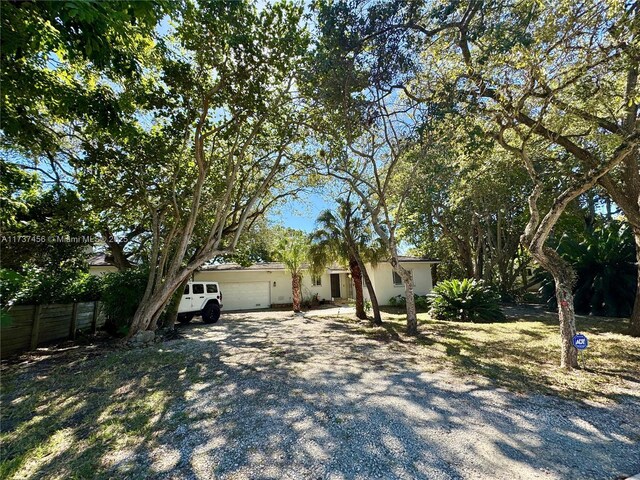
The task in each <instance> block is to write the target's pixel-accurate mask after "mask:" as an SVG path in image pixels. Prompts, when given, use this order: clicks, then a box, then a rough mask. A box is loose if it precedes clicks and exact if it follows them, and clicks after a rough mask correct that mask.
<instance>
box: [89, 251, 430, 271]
mask: <svg viewBox="0 0 640 480" xmlns="http://www.w3.org/2000/svg"><path fill="white" fill-rule="evenodd" d="M398 260H400V261H401V262H403V263H406V262H415V263H419V262H422V263H438V262H440V260H436V259H433V258H426V257H412V256H407V255H400V256H399V257H398ZM89 266H91V267H112V266H114V263H113V257H111V256H110V255H107V254H106V253H104V252H102V253H98V254H96V255H94V256H93V257H91V258H89ZM303 268H305V269H307V268H309V265H308V264H304V265H303ZM227 270H235V271H250V272H255V271H260V272H264V271H270V270H285V266H284V263H282V262H264V263H255V264H253V265H249V266H248V267H243V266H242V265H240V264H238V263H219V264H215V265H203V266H202V267H200V271H203V272H224V271H227ZM327 270H328V271H329V273H344V272H348V271H349V270H348V269H346V268H344V267H342V266H340V265H338V264H335V263H334V264H333V265H331V266H329V267H327Z"/></svg>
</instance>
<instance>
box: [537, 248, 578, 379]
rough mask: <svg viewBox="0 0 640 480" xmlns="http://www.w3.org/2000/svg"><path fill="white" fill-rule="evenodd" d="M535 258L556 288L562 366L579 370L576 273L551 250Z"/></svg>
mask: <svg viewBox="0 0 640 480" xmlns="http://www.w3.org/2000/svg"><path fill="white" fill-rule="evenodd" d="M533 255H534V258H535V259H536V260H537V261H538V263H540V265H542V267H543V268H544V269H545V270H546V271H548V272H549V273H551V275H552V276H553V280H554V283H555V287H556V300H557V302H558V320H559V322H560V343H561V350H560V366H561V367H562V368H564V369H566V370H572V369H574V368H578V350H577V349H576V348H575V347H574V346H573V337H574V336H575V335H576V316H575V311H574V306H573V285H574V283H575V273H574V271H573V269H572V268H571V265H569V264H568V263H567V262H566V261H565V260H563V259H562V257H560V255H559V254H558V253H557V252H556V251H555V250H552V249H550V248H547V247H544V248H543V251H537V252H535V253H534V254H533Z"/></svg>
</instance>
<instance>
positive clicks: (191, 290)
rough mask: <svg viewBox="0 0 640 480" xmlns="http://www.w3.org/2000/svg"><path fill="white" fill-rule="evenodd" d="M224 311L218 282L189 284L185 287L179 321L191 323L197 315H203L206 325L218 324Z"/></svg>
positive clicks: (179, 309) (179, 310) (179, 308)
mask: <svg viewBox="0 0 640 480" xmlns="http://www.w3.org/2000/svg"><path fill="white" fill-rule="evenodd" d="M221 309H222V292H221V291H220V286H219V285H218V282H189V283H187V284H186V285H185V287H184V292H183V293H182V298H181V299H180V306H179V307H178V321H179V322H180V323H189V322H190V321H191V319H192V318H193V317H195V316H196V315H202V320H203V321H204V323H216V322H217V321H218V319H219V318H220V310H221Z"/></svg>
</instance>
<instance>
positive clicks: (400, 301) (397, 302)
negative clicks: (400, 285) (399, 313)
mask: <svg viewBox="0 0 640 480" xmlns="http://www.w3.org/2000/svg"><path fill="white" fill-rule="evenodd" d="M389 306H390V307H398V308H405V307H406V306H407V299H406V298H405V297H403V296H402V295H396V296H395V297H391V298H390V299H389Z"/></svg>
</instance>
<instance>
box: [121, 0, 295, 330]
mask: <svg viewBox="0 0 640 480" xmlns="http://www.w3.org/2000/svg"><path fill="white" fill-rule="evenodd" d="M301 14H302V11H301V9H300V8H298V7H294V6H293V5H291V4H288V3H279V4H275V5H273V6H269V7H267V8H264V9H262V10H260V11H258V10H257V9H256V8H255V7H253V6H252V5H251V4H250V2H231V3H223V2H217V1H211V2H206V1H205V2H198V4H197V5H196V4H189V5H188V6H187V8H186V10H185V12H184V17H183V21H182V23H181V24H180V26H179V28H178V30H177V38H178V40H179V42H180V46H181V47H182V50H176V51H175V52H173V54H172V56H171V58H170V60H169V62H168V64H167V65H165V66H164V68H163V72H164V77H163V80H164V82H165V84H166V85H167V90H168V91H167V98H169V99H171V102H177V103H176V104H175V105H173V104H171V103H170V104H169V105H168V108H167V109H166V114H167V115H166V117H165V118H168V119H169V123H168V125H169V128H166V127H165V126H164V125H165V124H167V123H166V121H163V119H162V117H160V118H159V119H158V120H157V121H156V125H155V129H156V130H157V132H158V133H157V134H158V136H159V137H160V139H164V140H165V141H166V140H169V139H172V138H176V136H175V133H177V132H181V133H182V135H180V136H178V139H179V140H175V141H180V142H183V148H182V149H172V151H171V156H169V158H165V159H164V161H161V159H159V158H157V156H156V155H158V154H157V153H156V152H153V151H149V150H148V149H147V150H146V151H147V152H148V154H149V155H152V156H153V157H154V160H156V161H154V162H151V165H153V166H154V168H153V169H150V171H145V172H144V175H140V172H139V171H135V172H134V171H130V175H131V177H130V182H131V184H132V185H134V186H135V188H138V189H145V191H146V192H149V187H152V190H151V195H147V197H146V200H145V203H146V209H147V212H148V214H149V217H150V219H151V226H150V227H151V228H150V230H151V233H152V244H151V248H150V251H151V253H150V261H149V264H150V274H149V282H148V284H147V289H146V291H145V294H144V296H143V299H142V302H141V303H140V306H139V308H138V310H137V312H136V314H135V316H134V319H133V323H132V325H131V330H130V332H129V335H132V334H134V333H135V332H136V331H138V330H143V329H155V327H156V324H157V321H158V319H159V317H160V314H161V313H162V311H163V310H164V308H165V306H166V305H167V303H168V302H169V300H170V298H171V296H172V295H173V293H174V292H175V291H176V290H177V289H178V288H179V286H180V285H181V284H182V283H183V282H184V281H185V279H187V278H189V277H190V275H191V274H192V273H193V272H194V271H195V270H196V269H197V268H198V267H200V266H201V265H202V264H204V263H205V262H206V261H208V260H209V259H210V258H212V257H214V256H217V255H224V254H228V253H231V252H232V251H233V249H234V248H235V246H236V244H237V243H238V241H239V238H240V236H241V234H242V232H243V230H244V227H245V226H246V225H247V222H248V221H250V219H251V218H255V217H256V216H260V215H262V214H263V213H264V209H265V208H266V207H267V206H268V204H269V202H270V201H272V199H273V197H274V196H278V195H277V194H276V193H274V189H275V188H276V187H277V186H278V185H279V183H280V182H284V181H285V180H286V179H288V178H289V175H291V173H292V172H291V170H290V166H291V162H292V150H291V145H292V144H293V143H294V142H295V141H297V139H298V136H297V135H298V130H297V129H298V122H297V121H296V118H297V115H298V110H297V109H298V106H297V105H296V103H295V102H294V101H293V98H292V96H293V90H292V85H293V83H294V82H295V77H296V74H297V72H298V71H299V68H300V66H301V56H302V54H303V53H304V51H305V49H306V43H305V32H304V31H303V30H301V28H300V26H299V22H300V16H301ZM249 39H251V41H249ZM160 143H162V142H161V141H160ZM205 206H206V207H205ZM194 240H195V241H196V242H195V244H194ZM190 249H191V251H192V252H193V253H191V255H187V253H188V252H189V251H190Z"/></svg>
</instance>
